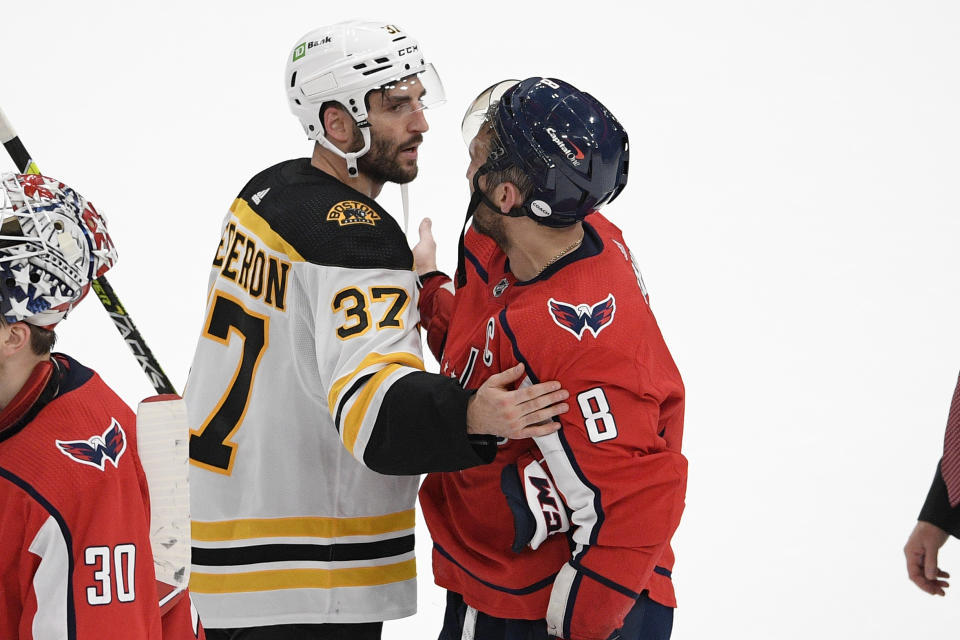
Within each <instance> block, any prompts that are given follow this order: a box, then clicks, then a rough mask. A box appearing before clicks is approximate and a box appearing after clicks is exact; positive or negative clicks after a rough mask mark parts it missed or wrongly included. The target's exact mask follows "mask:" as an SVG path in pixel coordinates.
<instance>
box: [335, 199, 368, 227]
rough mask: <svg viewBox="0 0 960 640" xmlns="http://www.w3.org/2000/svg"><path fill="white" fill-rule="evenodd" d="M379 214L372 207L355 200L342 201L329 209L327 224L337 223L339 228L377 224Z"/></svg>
mask: <svg viewBox="0 0 960 640" xmlns="http://www.w3.org/2000/svg"><path fill="white" fill-rule="evenodd" d="M379 219H380V214H378V213H377V212H376V211H374V210H373V208H372V207H370V206H369V205H366V204H364V203H362V202H357V201H356V200H343V201H342V202H338V203H337V204H335V205H333V206H332V207H330V211H328V212H327V222H337V223H338V224H339V225H340V226H341V227H343V226H346V225H350V224H369V225H371V226H373V225H375V224H377V220H379Z"/></svg>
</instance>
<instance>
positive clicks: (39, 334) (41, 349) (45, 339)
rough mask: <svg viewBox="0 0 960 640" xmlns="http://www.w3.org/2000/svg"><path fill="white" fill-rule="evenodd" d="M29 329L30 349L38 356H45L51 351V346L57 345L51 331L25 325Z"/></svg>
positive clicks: (28, 324)
mask: <svg viewBox="0 0 960 640" xmlns="http://www.w3.org/2000/svg"><path fill="white" fill-rule="evenodd" d="M27 326H28V327H30V348H31V349H32V350H33V353H34V354H35V355H38V356H45V355H47V354H48V353H50V352H51V351H53V346H54V345H55V344H57V334H56V333H54V331H53V329H44V328H43V327H37V326H35V325H32V324H30V323H27Z"/></svg>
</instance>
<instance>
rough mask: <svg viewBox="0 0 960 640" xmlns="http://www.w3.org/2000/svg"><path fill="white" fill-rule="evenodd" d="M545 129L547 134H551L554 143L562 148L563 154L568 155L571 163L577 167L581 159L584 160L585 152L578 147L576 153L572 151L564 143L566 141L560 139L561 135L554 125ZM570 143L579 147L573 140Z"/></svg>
mask: <svg viewBox="0 0 960 640" xmlns="http://www.w3.org/2000/svg"><path fill="white" fill-rule="evenodd" d="M545 131H546V132H547V135H548V136H550V139H551V140H553V142H554V144H556V145H557V146H558V147H559V148H560V151H563V155H565V156H566V157H567V160H569V161H570V164H572V165H573V166H575V167H579V166H580V160H583V152H582V151H580V149H577V153H574V152H573V151H571V150H570V147H568V146H567V145H566V144H565V143H564V141H563V140H561V139H560V136H558V135H557V130H556V129H553V128H552V127H547V128H546V129H545ZM570 144H571V145H572V146H573V147H574V148H575V149H576V148H577V146H576V145H575V144H573V143H572V142H571V143H570Z"/></svg>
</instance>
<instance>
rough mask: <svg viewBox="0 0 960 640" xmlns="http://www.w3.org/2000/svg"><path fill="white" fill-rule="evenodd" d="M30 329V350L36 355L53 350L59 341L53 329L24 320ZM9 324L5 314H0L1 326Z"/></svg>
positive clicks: (43, 354) (45, 353)
mask: <svg viewBox="0 0 960 640" xmlns="http://www.w3.org/2000/svg"><path fill="white" fill-rule="evenodd" d="M23 324H25V325H27V328H28V329H29V330H30V350H31V351H33V353H34V355H38V356H45V355H47V354H48V353H50V352H51V351H52V350H53V345H55V344H56V343H57V334H56V333H54V331H53V329H44V328H43V327H38V326H36V325H32V324H30V323H29V322H24V323H23ZM6 326H9V323H8V322H7V321H6V319H5V318H4V317H3V316H0V327H6Z"/></svg>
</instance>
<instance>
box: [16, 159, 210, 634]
mask: <svg viewBox="0 0 960 640" xmlns="http://www.w3.org/2000/svg"><path fill="white" fill-rule="evenodd" d="M116 260H117V254H116V251H115V250H114V246H113V243H112V241H111V240H110V236H109V235H108V233H107V228H106V224H105V222H104V220H103V218H102V217H101V216H100V214H99V213H98V212H97V210H96V209H95V208H94V207H93V205H92V204H91V203H89V202H88V201H87V200H85V199H84V198H83V197H82V196H80V195H79V194H78V193H77V192H76V191H74V190H73V189H71V188H70V187H68V186H66V185H64V184H63V183H61V182H59V181H58V180H54V179H51V178H47V177H44V176H40V175H15V174H3V176H2V177H0V540H2V541H3V544H2V545H0V637H3V638H23V639H37V640H40V639H44V638H77V639H79V640H83V639H87V638H89V639H93V638H104V637H108V636H110V635H113V634H116V633H118V632H119V633H121V634H122V635H123V637H129V638H148V639H151V640H154V639H156V640H160V639H161V638H165V639H166V640H170V639H171V638H176V639H177V640H185V639H186V638H203V637H204V636H203V630H202V628H201V627H200V626H199V621H198V620H197V617H196V614H195V612H194V613H191V606H190V600H189V598H187V597H179V598H176V599H175V600H174V599H171V601H170V606H169V608H168V609H164V610H161V606H160V599H159V596H158V593H159V592H158V588H160V586H159V585H158V584H157V583H156V577H155V572H154V562H153V554H152V550H151V544H150V506H149V504H150V502H149V495H148V490H147V480H146V477H145V475H144V472H143V469H142V466H141V463H140V459H139V458H138V455H137V431H136V424H135V417H134V415H133V412H132V411H131V410H130V409H129V408H128V407H127V406H126V404H124V402H123V401H122V400H121V399H120V398H119V397H118V396H117V395H116V393H114V392H113V391H112V390H111V389H110V388H109V387H108V386H107V385H106V384H105V383H104V382H103V380H101V378H100V376H98V375H97V374H96V373H95V372H94V371H92V370H90V369H89V368H87V367H86V366H84V365H82V364H80V363H79V362H77V361H76V360H74V359H73V358H71V357H70V356H67V355H64V354H61V353H53V354H51V349H52V348H53V346H54V343H55V341H56V334H55V333H54V327H55V326H56V325H57V324H58V323H59V322H60V321H62V320H63V319H64V318H66V317H67V315H68V314H69V313H70V311H71V310H72V309H73V308H74V307H75V306H76V305H77V304H78V303H79V302H80V301H81V300H82V299H83V298H84V297H85V296H86V294H87V292H88V291H89V289H90V283H91V282H92V280H93V279H94V278H97V277H99V276H101V275H103V274H104V273H105V272H106V271H107V270H108V269H110V268H111V267H112V266H113V265H114V263H115V262H116ZM181 593H182V592H181Z"/></svg>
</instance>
